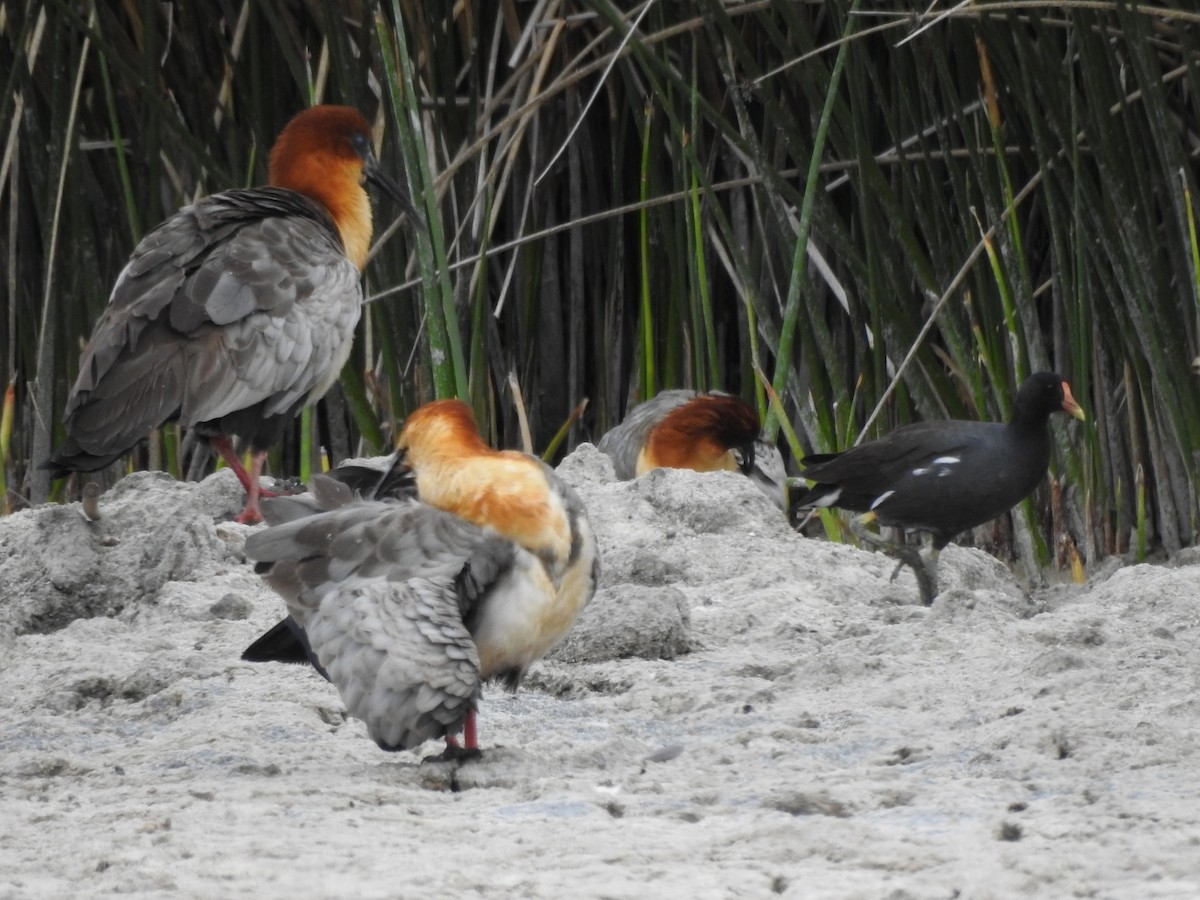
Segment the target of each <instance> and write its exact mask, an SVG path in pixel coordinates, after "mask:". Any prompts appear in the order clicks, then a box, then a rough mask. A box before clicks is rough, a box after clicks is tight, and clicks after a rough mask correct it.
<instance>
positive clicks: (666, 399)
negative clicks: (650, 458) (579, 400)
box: [596, 390, 696, 480]
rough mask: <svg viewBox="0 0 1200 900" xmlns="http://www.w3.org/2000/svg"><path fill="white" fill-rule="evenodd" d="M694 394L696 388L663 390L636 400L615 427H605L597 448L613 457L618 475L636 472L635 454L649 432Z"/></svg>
mask: <svg viewBox="0 0 1200 900" xmlns="http://www.w3.org/2000/svg"><path fill="white" fill-rule="evenodd" d="M695 396H696V392H695V391H688V390H670V391H662V392H660V393H658V394H656V395H655V396H653V397H651V398H650V399H649V400H647V401H645V402H644V403H639V404H638V405H637V406H635V407H634V408H633V409H631V410H630V411H629V414H628V415H627V416H626V417H625V419H624V420H623V421H622V422H621V424H620V425H617V426H616V427H615V428H612V429H611V430H609V431H606V432H605V433H604V435H603V436H602V437H601V438H600V441H599V443H597V444H596V448H597V449H598V450H600V452H601V453H607V454H608V456H609V457H610V458H611V459H612V461H613V469H614V470H615V471H616V473H617V477H618V478H620V479H622V480H628V479H631V478H634V477H636V476H637V462H638V454H640V453H641V452H642V447H643V446H645V444H646V440H647V439H648V438H649V437H650V432H651V431H652V430H653V429H654V426H655V425H657V424H658V423H659V422H660V421H662V418H663V417H664V416H665V415H666V414H667V413H669V412H670V411H671V410H673V409H676V408H678V407H680V406H682V405H683V404H685V403H687V402H688V401H689V400H691V399H692V398H693V397H695Z"/></svg>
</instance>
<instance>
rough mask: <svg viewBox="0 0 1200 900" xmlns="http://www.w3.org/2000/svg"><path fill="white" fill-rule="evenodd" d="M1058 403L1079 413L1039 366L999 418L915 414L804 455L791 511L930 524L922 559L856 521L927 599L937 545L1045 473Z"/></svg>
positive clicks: (912, 526) (1009, 503)
mask: <svg viewBox="0 0 1200 900" xmlns="http://www.w3.org/2000/svg"><path fill="white" fill-rule="evenodd" d="M1058 411H1064V412H1068V413H1070V414H1071V415H1073V416H1075V417H1076V418H1079V419H1082V418H1084V414H1083V411H1082V409H1080V407H1079V405H1078V404H1077V403H1076V402H1075V399H1074V397H1072V396H1071V390H1070V386H1069V385H1068V384H1067V382H1066V381H1065V380H1064V379H1063V378H1062V377H1061V376H1059V375H1056V374H1054V373H1051V372H1039V373H1037V374H1035V375H1032V376H1030V378H1029V379H1027V380H1026V381H1025V383H1024V384H1023V385H1021V388H1020V390H1019V391H1018V393H1017V398H1016V401H1015V403H1014V404H1013V414H1012V417H1011V419H1010V420H1009V421H1008V422H1007V423H998V422H969V421H959V420H950V421H941V422H921V423H917V424H914V425H906V426H904V427H902V428H898V429H896V430H895V431H893V432H892V433H891V434H888V435H886V436H884V437H882V438H880V439H879V440H875V441H870V442H868V443H865V444H861V445H859V446H858V447H854V448H852V449H850V450H846V451H844V452H841V453H828V454H817V455H812V456H807V457H805V458H804V460H803V463H804V465H805V469H804V471H803V472H801V476H802V477H803V478H805V479H807V480H809V481H812V482H814V483H813V484H812V486H811V487H810V488H809V490H808V492H807V493H805V494H804V495H803V496H801V497H799V498H798V499H797V500H796V501H795V504H794V506H793V512H796V511H798V510H802V509H812V508H814V507H832V506H836V507H839V508H842V509H848V510H853V511H856V512H861V513H866V514H867V515H868V517H869V518H871V519H877V520H878V521H879V523H880V524H881V525H885V526H891V527H896V528H903V529H909V530H914V531H923V532H928V533H929V534H930V535H931V536H932V539H933V551H934V553H933V557H932V559H931V564H930V565H928V566H925V565H917V564H916V563H915V561H914V559H913V556H912V553H915V551H911V552H909V551H906V550H905V548H901V547H899V546H898V545H894V544H890V543H888V542H880V541H879V539H878V538H874V537H873V536H867V534H866V533H865V532H863V531H862V530H861V525H862V524H866V523H863V522H858V523H857V524H858V525H859V526H860V528H859V529H857V531H858V533H860V534H863V536H864V537H866V539H867V540H868V541H872V542H875V543H880V546H883V547H884V549H886V550H888V552H891V553H893V555H897V556H900V557H901V558H902V561H903V562H905V563H908V564H910V565H912V567H913V569H914V571H915V572H916V573H917V577H918V581H920V582H921V589H922V595H923V599H924V600H925V602H926V603H929V602H932V599H933V592H934V591H935V590H936V577H935V572H936V559H937V556H936V555H937V553H938V552H939V551H940V550H941V549H942V548H943V547H945V546H946V544H948V543H949V542H950V541H951V540H953V539H954V537H955V536H957V535H958V534H961V533H962V532H964V531H966V530H967V529H970V528H974V527H975V526H976V525H982V524H983V523H984V522H988V521H991V520H992V519H994V518H996V517H997V516H1000V515H1002V514H1003V513H1005V512H1007V511H1008V510H1009V509H1011V508H1012V507H1013V506H1015V505H1016V504H1017V503H1019V502H1020V501H1021V500H1022V499H1024V498H1025V497H1026V496H1028V495H1029V494H1030V493H1031V492H1032V491H1033V490H1034V488H1036V487H1037V486H1038V484H1039V482H1041V480H1042V479H1043V478H1044V477H1045V475H1046V469H1047V467H1048V466H1049V462H1050V432H1049V429H1048V427H1047V426H1048V421H1049V418H1050V416H1051V415H1052V414H1053V413H1055V412H1058ZM917 559H919V557H917ZM926 582H927V583H926Z"/></svg>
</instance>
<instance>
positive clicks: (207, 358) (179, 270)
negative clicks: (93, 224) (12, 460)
mask: <svg viewBox="0 0 1200 900" xmlns="http://www.w3.org/2000/svg"><path fill="white" fill-rule="evenodd" d="M359 277H360V276H359V272H358V270H357V268H356V267H355V266H354V265H353V263H351V262H350V260H349V259H347V258H346V256H345V254H344V252H343V249H342V246H341V240H340V238H339V237H338V233H337V230H336V228H335V227H334V225H333V222H332V220H331V219H330V218H329V216H328V214H327V213H326V212H325V211H324V210H323V209H321V207H319V206H318V205H317V204H315V203H314V202H312V201H311V200H309V199H307V198H305V197H304V196H302V195H300V194H297V193H295V192H292V191H287V190H282V189H278V188H255V189H251V190H239V191H227V192H224V193H221V194H215V195H213V196H211V197H208V198H206V199H204V200H201V201H200V202H198V203H196V204H194V205H193V206H189V207H186V208H184V209H182V210H180V211H179V212H178V213H177V214H176V215H174V216H173V217H171V218H170V219H169V220H167V221H166V222H164V223H163V224H162V225H161V226H159V227H158V228H157V229H155V230H154V231H153V232H151V233H150V234H149V235H147V236H146V237H145V238H144V239H143V240H142V242H141V243H140V244H138V246H137V248H136V249H135V250H134V252H133V255H132V257H131V258H130V260H129V263H128V264H127V265H126V267H125V269H124V270H123V271H122V272H121V275H120V276H119V278H118V279H117V282H116V285H115V286H114V287H113V291H112V295H111V297H110V299H109V303H108V306H107V308H106V310H105V312H104V314H103V315H102V316H101V318H100V320H99V322H98V323H97V326H96V329H95V331H94V333H93V336H92V338H91V341H90V342H89V344H88V346H87V348H86V350H85V351H84V354H83V358H82V359H81V362H80V371H79V376H78V379H77V381H76V383H75V387H74V390H73V392H72V396H71V398H70V400H69V402H68V404H67V409H66V418H67V420H68V421H69V422H70V424H71V433H72V436H73V437H74V438H75V440H76V442H77V443H78V444H79V445H80V446H81V447H82V448H83V449H84V450H86V451H87V452H90V453H95V454H100V453H110V452H121V451H123V450H125V449H128V448H129V447H130V446H132V445H133V444H134V443H136V441H137V440H138V439H139V438H141V437H142V436H143V435H144V434H145V433H146V432H147V431H148V430H149V429H151V428H154V427H156V426H158V425H160V424H162V423H163V422H164V421H167V420H168V419H171V418H174V417H178V418H179V419H180V420H181V421H182V423H183V424H184V425H193V424H196V423H198V422H204V421H209V420H212V419H217V418H220V417H221V416H224V415H227V414H229V413H230V412H233V411H237V410H241V409H245V408H247V407H250V406H254V405H255V404H260V403H262V404H264V405H263V407H262V413H263V415H275V414H278V413H282V412H286V411H288V410H290V409H292V408H294V407H296V406H298V405H299V403H300V402H302V401H303V400H304V399H305V398H307V397H308V396H309V395H310V394H312V393H314V391H316V390H317V389H321V390H322V391H323V390H324V389H327V388H328V386H329V384H331V383H332V381H333V379H334V378H336V375H337V371H338V370H340V368H341V364H342V362H343V361H344V359H345V354H346V351H347V350H348V347H349V343H350V338H351V336H352V333H353V329H354V325H355V324H356V323H357V321H358V317H359V307H360V304H361V288H360V285H359ZM331 372H332V374H331Z"/></svg>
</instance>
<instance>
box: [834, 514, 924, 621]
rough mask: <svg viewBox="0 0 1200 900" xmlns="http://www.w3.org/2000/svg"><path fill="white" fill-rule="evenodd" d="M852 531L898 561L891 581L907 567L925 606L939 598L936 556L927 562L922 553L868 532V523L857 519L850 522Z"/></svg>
mask: <svg viewBox="0 0 1200 900" xmlns="http://www.w3.org/2000/svg"><path fill="white" fill-rule="evenodd" d="M850 530H851V531H853V532H854V534H855V535H856V536H857V537H858V538H859V539H860V540H862V541H863V542H865V543H868V544H870V545H871V546H873V547H877V548H879V550H881V551H882V552H884V553H886V554H887V555H888V556H890V557H892V559H895V560H897V563H896V568H895V569H893V570H892V577H891V578H890V579H889V580H890V581H895V580H896V576H897V575H899V574H900V570H901V569H903V568H904V567H905V566H908V567H909V568H910V569H912V570H913V575H915V576H916V578H917V588H918V589H919V590H920V592H921V604H922V605H923V606H932V605H933V598H934V597H936V596H937V575H936V574H935V573H934V572H933V570H932V566H933V565H936V560H937V555H936V554H935V555H934V556H933V558H932V560H931V561H930V562H927V561H926V560H924V559H923V558H922V557H921V551H919V550H917V549H915V548H913V547H906V546H904V545H903V544H895V543H892V542H891V541H887V540H884V539H883V538H882V537H880V536H879V535H877V534H873V533H872V532H870V531H868V530H867V528H866V523H864V522H860V521H859V520H858V519H857V518H854V519H851V520H850Z"/></svg>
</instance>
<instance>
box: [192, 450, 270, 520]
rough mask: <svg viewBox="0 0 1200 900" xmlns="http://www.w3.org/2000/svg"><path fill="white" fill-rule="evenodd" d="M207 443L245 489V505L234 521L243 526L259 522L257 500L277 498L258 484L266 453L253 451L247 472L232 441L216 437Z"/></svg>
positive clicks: (260, 515) (260, 514) (264, 451)
mask: <svg viewBox="0 0 1200 900" xmlns="http://www.w3.org/2000/svg"><path fill="white" fill-rule="evenodd" d="M208 442H209V443H210V444H212V447H213V449H214V450H216V451H217V452H218V453H220V454H221V458H222V459H223V460H225V462H226V464H227V465H228V466H229V468H231V469H233V474H235V475H237V477H238V481H240V482H241V483H242V487H244V488H245V489H246V505H245V507H243V509H242V511H241V513H239V514H238V515H237V516H235V517H234V521H235V522H241V523H242V524H243V525H254V524H255V523H257V522H261V521H262V512H261V511H260V510H259V508H258V498H259V497H275V496H278V495H277V494H276V493H275V492H274V491H265V490H263V489H262V486H261V485H260V484H259V478H260V477H261V476H262V470H263V465H264V464H265V463H266V461H267V451H266V450H255V451H254V452H253V453H251V454H250V471H249V472H247V471H246V467H245V466H243V465H242V460H241V458H240V457H239V456H238V454H237V451H235V450H234V449H233V441H231V440H230V439H229V438H227V437H225V435H218V436H217V437H213V438H209V439H208Z"/></svg>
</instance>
